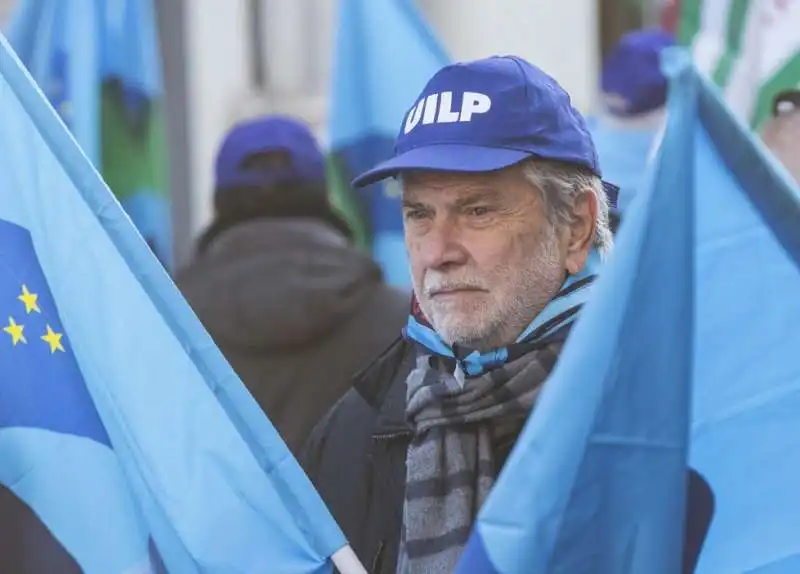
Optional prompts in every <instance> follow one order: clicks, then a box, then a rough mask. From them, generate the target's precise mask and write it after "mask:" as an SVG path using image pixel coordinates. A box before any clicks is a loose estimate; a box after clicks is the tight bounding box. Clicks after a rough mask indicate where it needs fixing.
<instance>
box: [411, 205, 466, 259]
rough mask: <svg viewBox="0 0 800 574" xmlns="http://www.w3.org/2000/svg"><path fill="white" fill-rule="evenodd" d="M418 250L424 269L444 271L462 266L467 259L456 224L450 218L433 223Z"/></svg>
mask: <svg viewBox="0 0 800 574" xmlns="http://www.w3.org/2000/svg"><path fill="white" fill-rule="evenodd" d="M418 248H419V251H420V252H419V256H420V260H421V262H422V264H423V265H424V267H425V268H426V269H446V268H448V267H454V266H458V265H463V264H464V263H466V262H467V260H468V259H469V255H468V253H467V250H466V249H465V248H464V245H463V243H462V238H461V233H460V231H459V228H458V224H457V223H456V222H454V221H453V220H452V219H450V218H442V219H440V220H437V221H435V222H434V224H433V225H432V227H431V229H429V230H428V232H427V233H426V234H425V236H424V238H423V239H422V241H421V242H420V245H419V247H418Z"/></svg>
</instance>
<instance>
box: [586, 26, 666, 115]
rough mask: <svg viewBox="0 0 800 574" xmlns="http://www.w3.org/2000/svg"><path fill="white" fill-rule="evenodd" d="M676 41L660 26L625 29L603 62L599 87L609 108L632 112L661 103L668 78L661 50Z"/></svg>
mask: <svg viewBox="0 0 800 574" xmlns="http://www.w3.org/2000/svg"><path fill="white" fill-rule="evenodd" d="M674 44H675V38H674V36H673V35H672V34H671V33H670V32H668V31H666V30H662V29H660V28H645V29H642V30H635V31H633V32H628V33H626V34H624V35H623V36H622V38H620V40H619V42H617V44H616V45H615V46H614V48H613V49H612V50H611V53H610V54H609V55H608V57H607V58H606V60H605V62H604V63H603V71H602V77H601V88H602V90H603V95H604V100H605V104H606V107H607V109H608V111H609V112H610V113H612V114H614V115H618V116H634V115H638V114H642V113H646V112H649V111H652V110H655V109H658V108H661V107H663V106H664V105H665V104H666V101H667V78H666V77H665V76H664V74H663V72H662V71H661V52H662V51H663V50H664V49H665V48H668V47H670V46H673V45H674Z"/></svg>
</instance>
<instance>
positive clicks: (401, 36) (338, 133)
mask: <svg viewBox="0 0 800 574" xmlns="http://www.w3.org/2000/svg"><path fill="white" fill-rule="evenodd" d="M449 63H450V58H449V57H448V56H447V54H446V53H445V51H444V49H443V48H442V47H441V45H440V43H439V42H438V40H437V39H436V37H435V36H434V34H433V32H432V31H431V29H430V28H429V27H428V25H427V23H426V22H425V20H424V18H423V16H422V14H421V13H420V11H419V10H418V9H417V7H416V6H415V5H414V3H413V1H412V0H383V1H381V2H375V1H374V0H340V2H339V30H338V37H337V45H336V59H335V65H334V74H333V83H332V88H331V90H332V102H331V113H330V127H329V133H330V140H331V141H330V147H331V152H332V154H333V166H334V170H335V173H334V177H335V178H336V179H337V180H338V181H339V182H340V183H341V184H344V185H341V186H340V188H339V189H338V193H339V194H341V195H345V194H348V195H349V197H347V198H341V197H340V198H337V201H338V202H339V203H340V204H348V205H346V207H345V210H347V211H350V212H351V213H352V212H356V215H355V216H353V217H355V218H360V219H361V221H357V222H355V223H356V224H357V225H358V224H359V223H360V224H363V225H364V226H365V227H366V228H367V235H368V236H369V242H370V243H371V248H372V253H373V256H374V257H375V259H376V261H377V262H378V263H379V264H380V265H381V267H382V268H383V270H384V273H385V275H386V278H387V280H388V281H389V282H390V283H392V284H395V285H399V286H409V285H410V280H409V274H408V262H407V258H406V253H405V248H404V244H403V220H402V216H401V211H400V198H399V190H398V189H397V185H396V184H395V182H394V181H389V182H381V183H377V184H374V185H371V186H369V187H367V188H366V189H363V190H360V191H359V192H358V194H356V193H355V192H354V191H353V190H350V189H348V187H347V184H349V181H350V180H351V179H352V178H353V177H355V176H356V175H358V174H360V173H361V172H363V171H366V170H367V169H370V168H372V167H374V166H375V165H376V164H378V163H379V162H381V161H383V160H385V159H387V158H388V157H390V156H391V153H392V148H393V146H394V139H395V137H396V136H397V133H398V132H399V130H400V125H401V123H402V121H403V118H404V117H405V114H406V112H407V111H408V110H409V109H411V107H412V106H413V105H414V104H415V103H416V102H415V101H414V99H415V98H416V97H417V95H418V94H419V92H420V91H421V90H422V88H423V87H424V86H425V83H426V82H427V81H428V80H429V79H430V77H431V76H432V75H433V74H434V73H436V72H437V71H438V70H439V69H440V68H442V67H443V66H446V65H447V64H449ZM353 205H355V208H354V207H353ZM353 217H351V223H353V222H352V218H353Z"/></svg>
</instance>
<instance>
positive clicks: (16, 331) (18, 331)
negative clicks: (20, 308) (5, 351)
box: [3, 317, 28, 347]
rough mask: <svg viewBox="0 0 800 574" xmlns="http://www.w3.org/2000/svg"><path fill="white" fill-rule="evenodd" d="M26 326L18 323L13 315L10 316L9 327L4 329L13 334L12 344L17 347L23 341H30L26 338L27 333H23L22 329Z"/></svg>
mask: <svg viewBox="0 0 800 574" xmlns="http://www.w3.org/2000/svg"><path fill="white" fill-rule="evenodd" d="M24 328H25V326H24V325H17V323H16V322H15V321H14V318H13V317H9V318H8V327H4V328H3V331H5V332H6V333H8V334H9V335H11V344H12V345H14V346H15V347H16V346H17V343H19V342H20V341H22V342H23V343H27V342H28V341H27V340H26V339H25V335H23V334H22V330H23V329H24Z"/></svg>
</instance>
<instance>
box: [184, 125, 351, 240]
mask: <svg viewBox="0 0 800 574" xmlns="http://www.w3.org/2000/svg"><path fill="white" fill-rule="evenodd" d="M214 210H215V212H214V220H213V221H212V223H211V225H210V226H209V228H208V230H207V231H206V232H205V233H204V234H203V236H202V237H201V239H200V241H199V244H198V250H199V251H200V252H203V251H205V249H206V248H207V247H208V245H209V244H210V243H211V241H212V240H213V239H214V238H215V237H217V236H218V235H219V234H221V233H222V232H223V231H225V230H226V229H229V228H231V227H233V226H235V225H239V224H241V223H244V222H246V221H251V220H254V219H264V218H286V217H293V218H311V219H318V220H321V221H324V222H326V223H328V224H329V225H330V226H332V227H333V228H335V229H336V230H338V231H339V232H341V233H342V234H343V235H344V236H345V237H347V238H352V231H351V230H350V228H349V226H348V225H347V223H346V222H345V221H344V220H343V219H342V218H341V217H340V216H339V215H338V214H337V213H336V212H335V211H334V209H333V207H332V206H331V204H330V201H329V196H328V187H327V181H326V177H325V156H324V155H323V153H322V150H321V149H320V146H319V144H318V143H317V139H316V138H315V137H314V134H313V133H312V131H311V129H310V128H309V126H308V125H307V124H305V123H304V122H302V121H300V120H297V119H294V118H291V117H288V116H282V115H270V116H264V117H259V118H255V119H252V120H248V121H244V122H241V123H239V124H236V125H235V126H234V127H233V128H231V130H230V131H229V132H228V134H227V135H226V136H225V139H224V141H223V142H222V145H221V146H220V148H219V152H218V153H217V160H216V166H215V184H214Z"/></svg>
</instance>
